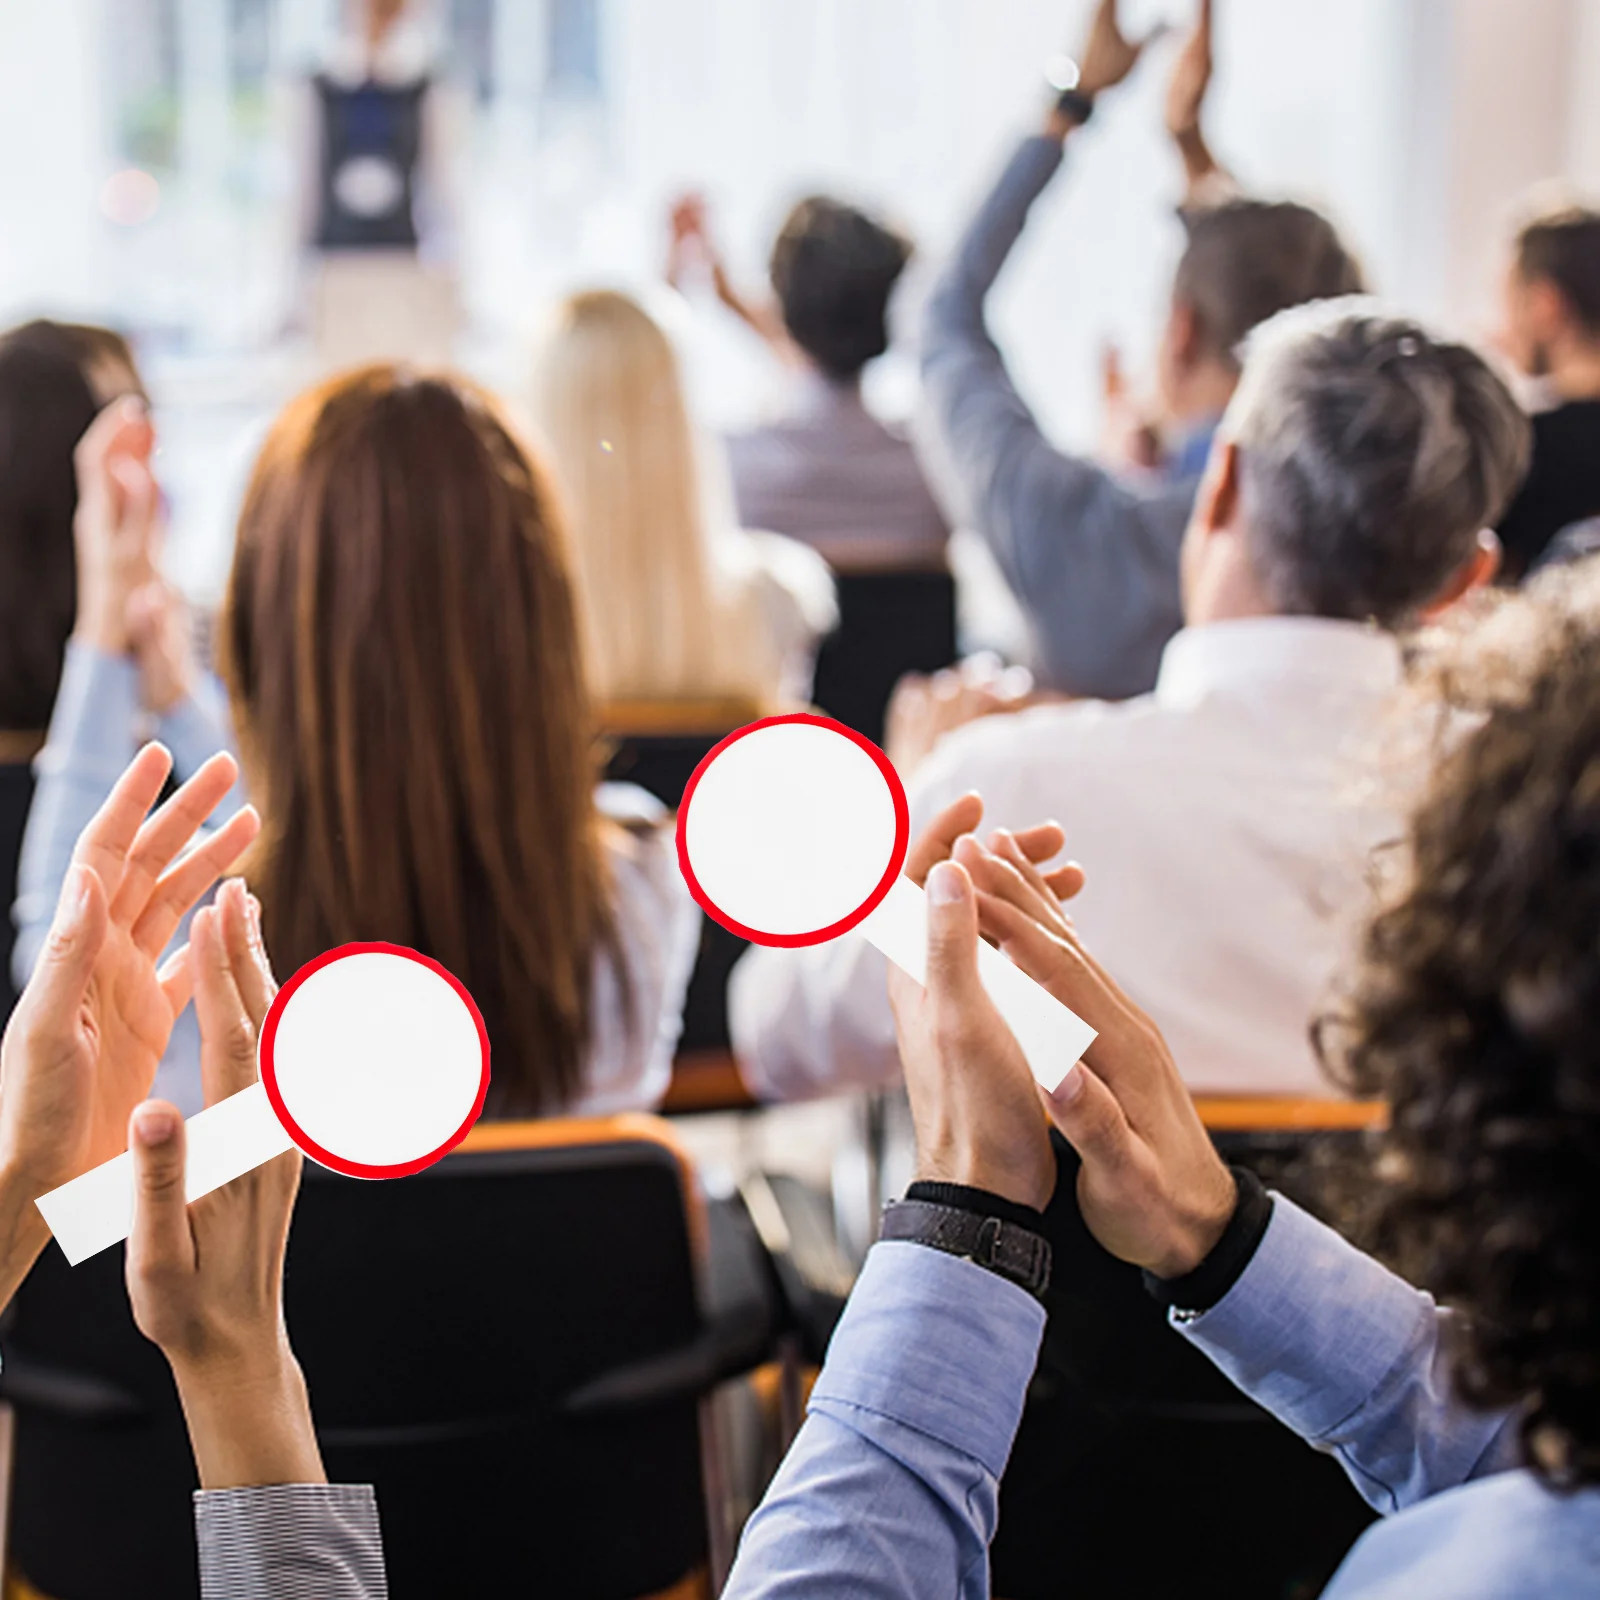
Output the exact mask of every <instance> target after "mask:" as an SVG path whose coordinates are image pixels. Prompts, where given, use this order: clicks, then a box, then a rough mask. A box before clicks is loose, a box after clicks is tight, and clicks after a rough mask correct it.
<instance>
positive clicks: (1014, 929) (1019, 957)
mask: <svg viewBox="0 0 1600 1600" xmlns="http://www.w3.org/2000/svg"><path fill="white" fill-rule="evenodd" d="M978 914H979V920H980V923H981V925H982V927H983V931H984V933H985V934H987V935H988V936H989V937H990V938H992V939H993V940H994V941H995V943H996V944H998V945H999V946H1000V948H1001V950H1003V951H1004V952H1005V954H1006V956H1007V958H1008V959H1009V960H1010V961H1011V962H1012V963H1014V964H1015V965H1016V966H1019V967H1021V968H1022V970H1023V971H1024V972H1025V973H1027V975H1028V976H1029V977H1030V978H1032V979H1033V980H1034V982H1035V983H1038V984H1041V985H1043V987H1044V988H1046V989H1048V990H1049V991H1050V993H1051V994H1053V995H1054V996H1055V997H1056V999H1058V1000H1059V1001H1060V1002H1061V1003H1062V1004H1063V1005H1064V1006H1066V1007H1067V1009H1068V1010H1069V1011H1072V1012H1074V1013H1076V1014H1077V1015H1078V1016H1080V1017H1082V1018H1083V1020H1084V1021H1085V1022H1087V1023H1088V1024H1089V1026H1090V1027H1091V1028H1093V1029H1094V1030H1095V1031H1096V1032H1097V1033H1099V1034H1102V1035H1106V1034H1111V1035H1114V1036H1116V1037H1117V1038H1126V1037H1127V1033H1128V1029H1129V1027H1130V1025H1131V1022H1132V1019H1131V1016H1130V1014H1129V1011H1128V1007H1127V1003H1126V1001H1125V999H1124V997H1123V995H1122V994H1121V992H1120V991H1119V990H1118V989H1117V988H1116V987H1115V986H1114V985H1113V984H1111V983H1110V982H1109V981H1108V980H1107V978H1106V977H1105V975H1104V974H1103V973H1102V972H1101V971H1100V970H1099V968H1098V967H1096V966H1095V964H1094V962H1093V960H1092V959H1091V958H1090V956H1089V954H1088V952H1087V951H1085V950H1084V948H1083V946H1082V944H1080V943H1079V941H1078V940H1077V938H1076V937H1075V936H1074V935H1073V934H1072V933H1071V931H1070V930H1067V931H1065V932H1059V933H1058V932H1056V931H1055V930H1054V929H1052V928H1050V927H1048V926H1046V925H1045V924H1044V923H1042V922H1040V921H1039V919H1038V918H1037V917H1033V916H1030V915H1029V914H1028V912H1026V911H1025V910H1023V909H1022V908H1021V907H1019V906H1017V905H1015V904H1013V903H1012V902H1011V901H1010V900H1007V899H1003V898H1002V897H1001V896H999V895H992V894H987V893H983V892H980V893H979V896H978ZM1090 1048H1091V1049H1093V1048H1094V1047H1093V1046H1091V1047H1090Z"/></svg>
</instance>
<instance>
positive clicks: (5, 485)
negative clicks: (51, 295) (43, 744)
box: [0, 322, 99, 730]
mask: <svg viewBox="0 0 1600 1600" xmlns="http://www.w3.org/2000/svg"><path fill="white" fill-rule="evenodd" d="M87 356H88V351H87V349H86V346H85V345H84V343H83V341H82V339H81V337H80V336H79V333H78V331H77V330H76V329H74V328H71V327H67V326H63V325H62V324H59V323H53V322H30V323H26V324H24V325H23V326H22V327H20V328H15V329H13V330H12V331H11V332H10V333H7V334H5V335H3V336H0V728H12V729H30V730H31V729H39V728H44V727H46V726H48V725H49V722H50V712H51V709H52V707H53V706H54V705H55V698H56V688H57V686H58V684H59V683H60V681H61V662H62V657H63V655H64V654H65V651H66V647H67V639H68V637H69V636H70V634H71V633H72V626H73V622H74V619H75V617H76V614H77V606H78V574H77V562H76V555H75V552H74V548H73V542H72V518H73V515H74V513H75V512H76V510H77V507H78V485H77V478H76V475H75V473H74V469H73V459H72V454H73V451H74V449H75V448H76V447H77V443H78V441H79V440H80V439H81V438H82V437H83V435H84V433H85V431H86V430H87V429H88V426H89V424H90V423H91V422H93V421H94V417H95V412H96V411H97V410H98V409H99V408H98V406H97V404H96V401H95V395H94V391H93V389H92V387H91V385H90V382H89V379H88V377H87V375H86V372H85V366H86V359H87Z"/></svg>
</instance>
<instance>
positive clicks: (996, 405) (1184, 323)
mask: <svg viewBox="0 0 1600 1600" xmlns="http://www.w3.org/2000/svg"><path fill="white" fill-rule="evenodd" d="M1202 26H1203V28H1204V29H1205V33H1204V36H1203V38H1202V48H1200V49H1198V50H1194V51H1191V52H1186V55H1185V58H1184V61H1183V62H1182V63H1181V64H1180V65H1181V67H1182V68H1183V69H1184V71H1186V72H1187V73H1189V75H1190V81H1189V82H1188V84H1187V93H1185V94H1182V95H1179V96H1177V97H1176V98H1178V99H1180V100H1181V101H1182V102H1183V104H1184V105H1192V107H1193V108H1194V109H1193V113H1192V116H1190V115H1189V114H1188V113H1187V112H1185V113H1183V114H1181V115H1176V114H1173V115H1169V121H1170V124H1171V126H1172V129H1173V132H1174V135H1175V137H1176V138H1177V139H1178V143H1179V148H1180V150H1181V151H1183V153H1184V156H1185V165H1186V168H1187V170H1188V171H1189V178H1190V187H1191V192H1192V193H1193V192H1195V191H1196V188H1197V185H1199V186H1201V193H1202V195H1203V185H1202V184H1201V180H1202V178H1203V176H1204V172H1203V171H1202V170H1201V169H1203V168H1205V167H1206V166H1207V165H1208V164H1209V163H1210V157H1209V153H1208V152H1206V151H1205V149H1204V141H1203V139H1201V140H1200V142H1199V146H1198V151H1196V149H1195V145H1194V140H1195V139H1196V138H1197V137H1198V130H1199V109H1198V108H1199V103H1200V100H1201V98H1202V97H1203V95H1204V91H1205V82H1206V79H1207V77H1208V75H1209V60H1210V57H1209V21H1208V20H1203V23H1202ZM1139 54H1140V47H1139V46H1136V45H1133V44H1130V43H1129V42H1128V40H1127V39H1125V38H1124V37H1123V35H1122V32H1121V30H1120V28H1119V26H1118V20H1117V5H1116V0H1101V3H1100V4H1099V6H1098V8H1097V11H1096V15H1095V19H1094V22H1093V25H1092V27H1091V29H1090V34H1089V39H1088V43H1087V45H1086V47H1085V49H1084V50H1083V52H1082V56H1081V61H1080V74H1081V75H1080V78H1079V81H1078V85H1077V87H1076V88H1075V89H1074V90H1072V91H1070V92H1068V93H1067V94H1065V95H1063V96H1062V98H1061V101H1060V103H1059V104H1058V105H1057V106H1056V108H1055V109H1054V110H1052V111H1051V112H1050V114H1049V116H1048V118H1047V119H1046V122H1045V127H1044V130H1043V132H1042V133H1041V134H1040V135H1039V136H1038V137H1036V138H1031V139H1028V140H1026V141H1025V142H1024V143H1023V145H1022V147H1021V148H1020V149H1019V150H1018V151H1017V153H1016V154H1015V155H1014V156H1013V157H1012V159H1011V162H1010V165H1009V166H1008V167H1007V168H1006V170H1005V172H1004V173H1003V174H1002V176H1001V178H1000V181H999V182H998V183H997V184H996V186H995V188H994V190H993V192H992V193H991V194H990V196H989V198H988V199H987V200H986V201H985V202H984V204H983V206H982V207H981V208H980V209H979V211H978V214H977V216H976V217H975V218H974V219H973V221H972V223H971V224H970V226H969V227H968V229H967V232H966V234H965V236H964V237H963V238H962V240H961V242H960V243H959V244H958V246H957V248H956V251H955V255H954V256H953V258H952V260H951V262H950V264H949V266H948V267H947V268H946V269H945V271H944V274H943V276H942V277H941V279H940V280H939V282H938V284H937V286H936V287H935V289H934V292H933V294H932V296H931V298H930V299H929V302H928V307H927V312H926V315H925V318H924V332H923V345H922V367H923V385H924V390H925V393H926V396H927V402H928V407H929V411H930V415H931V424H932V431H933V434H934V435H935V438H936V441H937V445H938V447H939V450H940V453H941V456H942V457H943V459H944V463H945V465H946V466H947V467H948V470H949V473H950V475H951V476H952V478H953V479H954V481H955V483H956V485H957V487H958V489H959V492H960V497H961V500H962V502H963V504H962V508H961V509H962V515H963V517H964V518H965V519H966V520H967V521H970V523H971V524H972V526H973V527H975V528H976V529H977V530H978V532H979V533H981V534H982V535H983V537H984V539H985V540H986V541H987V543H988V545H989V547H990V549H991V550H992V551H993V553H994V555H995V558H996V560H997V561H998V563H999V565H1000V568H1001V570H1002V571H1003V572H1004V573H1005V575H1006V578H1007V580H1008V581H1009V583H1010V584H1011V587H1012V589H1013V591H1014V592H1015V594H1016V597H1017V601H1018V603H1019V604H1020V605H1021V607H1022V609H1023V611H1024V612H1025V613H1026V615H1027V617H1028V618H1029V620H1030V622H1031V624H1032V631H1033V635H1034V647H1035V654H1036V658H1037V659H1036V662H1035V666H1036V669H1037V671H1038V674H1039V677H1040V681H1041V682H1042V683H1043V684H1044V685H1045V686H1046V687H1049V688H1053V689H1057V690H1060V691H1061V692H1063V693H1066V694H1073V695H1096V696H1101V697H1103V698H1105V699H1121V698H1124V697H1125V696H1128V695H1134V694H1142V693H1144V692H1145V691H1146V690H1148V689H1149V688H1150V687H1151V686H1152V685H1153V684H1154V682H1155V680H1156V673H1157V668H1158V667H1159V665H1160V661H1161V652H1162V648H1163V647H1164V646H1165V644H1166V642H1167V640H1168V639H1169V638H1171V636H1172V635H1173V634H1174V633H1176V632H1177V630H1178V628H1179V626H1180V624H1181V622H1182V615H1181V606H1180V592H1179V578H1178V549H1179V546H1180V544H1181V543H1182V541H1183V531H1184V528H1185V526H1186V525H1187V523H1188V521H1189V516H1190V513H1191V512H1192V510H1193V509H1194V503H1195V496H1196V493H1197V492H1198V489H1199V485H1200V477H1201V469H1202V467H1203V466H1204V465H1205V461H1206V458H1207V452H1208V450H1209V447H1210V439H1211V434H1212V432H1213V430H1214V429H1215V427H1216V425H1217V422H1218V419H1219V418H1220V417H1221V416H1222V413H1223V412H1224V411H1225V410H1226V408H1227V405H1228V401H1229V399H1230V397H1231V396H1232V394H1233V390H1234V387H1235V385H1236V384H1237V383H1238V380H1239V363H1238V357H1237V354H1236V352H1237V349H1238V346H1239V345H1240V343H1241V342H1242V341H1243V340H1244V338H1245V335H1246V334H1248V333H1249V332H1250V330H1251V329H1252V328H1254V327H1255V326H1256V325H1257V324H1258V323H1261V322H1264V321H1266V320H1267V318H1269V317H1271V316H1272V315H1274V314H1275V313H1276V312H1279V311H1282V310H1284V309H1285V308H1287V307H1289V306H1294V305H1299V304H1301V303H1303V302H1305V301H1308V300H1316V299H1322V298H1325V297H1329V296H1335V295H1346V294H1351V293H1354V292H1357V291H1359V290H1360V288H1361V287H1362V280H1361V272H1360V269H1359V267H1358V266H1357V265H1356V262H1355V261H1354V259H1353V258H1352V257H1351V255H1350V254H1349V252H1348V251H1347V250H1346V248H1345V247H1344V245H1343V243H1342V242H1341V241H1340V239H1339V236H1338V234H1337V232H1336V231H1335V230H1334V228H1333V225H1332V224H1331V223H1330V222H1328V221H1327V219H1326V218H1324V217H1322V216H1320V215H1318V213H1317V212H1315V211H1312V210H1310V209H1308V208H1307V207H1305V206H1301V205H1293V204H1288V203H1267V202H1264V201H1259V200H1242V199H1233V200H1228V201H1226V202H1225V203H1221V204H1216V205H1201V206H1199V207H1197V208H1195V209H1192V210H1188V211H1186V212H1185V213H1184V218H1183V220H1184V226H1185V228H1186V230H1187V233H1188V243H1187V247H1186V248H1185V250H1184V253H1183V258H1182V260H1181V261H1180V262H1179V263H1178V270H1177V275H1176V277H1175V279H1174V281H1173V288H1172V302H1171V308H1170V312H1169V315H1168V318H1167V323H1166V328H1165V331H1164V333H1163V336H1162V342H1161V357H1160V385H1161V394H1162V410H1163V412H1164V414H1165V416H1164V420H1165V431H1166V434H1167V441H1166V451H1165V463H1164V465H1163V467H1162V469H1161V473H1160V474H1159V476H1157V477H1156V478H1155V479H1154V480H1153V481H1151V480H1148V479H1140V480H1136V481H1130V480H1128V479H1126V478H1124V477H1121V476H1118V475H1116V474H1114V473H1112V472H1111V471H1109V470H1107V469H1106V468H1105V467H1103V466H1101V465H1100V464H1098V463H1096V462H1094V461H1090V460H1086V459H1084V458H1082V457H1079V456H1076V455H1072V454H1070V453H1068V452H1065V451H1062V450H1059V449H1057V448H1056V447H1055V446H1054V445H1053V444H1052V443H1051V442H1050V441H1049V440H1048V439H1047V438H1046V437H1045V435H1044V433H1043V431H1042V430H1041V428H1040V427H1039V424H1038V422H1037V421H1036V420H1035V418H1034V416H1033V413H1032V411H1031V410H1030V409H1029V407H1028V405H1027V403H1026V402H1025V401H1024V400H1023V398H1022V396H1021V395H1020V394H1018V393H1017V390H1016V388H1015V386H1014V385H1013V383H1012V381H1011V378H1010V376H1009V374H1008V373H1007V371H1006V366H1005V362H1004V360H1003V358H1002V356H1001V353H1000V350H999V348H998V347H997V346H996V344H995V342H994V340H993V339H992V338H991V337H990V334H989V332H988V329H987V327H986V326H985V323H984V300H985V298H986V296H987V295H988V292H989V289H990V287H991V286H992V285H993V283H994V281H995V279H996V278H997V277H998V276H999V274H1000V269H1001V268H1002V267H1003V266H1004V265H1005V262H1006V258H1007V256H1008V255H1009V254H1010V252H1011V250H1012V247H1013V246H1014V245H1015V244H1016V242H1017V239H1018V238H1019V237H1020V236H1021V233H1022V230H1023V227H1024V225H1025V223H1026V221H1027V216H1028V211H1029V208H1030V207H1031V206H1032V205H1033V203H1034V201H1035V200H1036V199H1038V197H1039V195H1040V194H1041V193H1042V192H1043V191H1044V189H1045V187H1046V185H1047V184H1048V183H1049V182H1050V180H1051V179H1052V178H1053V177H1054V176H1055V174H1056V171H1057V169H1058V168H1059V167H1060V165H1061V159H1062V150H1063V145H1064V143H1065V142H1067V141H1069V140H1070V138H1071V135H1072V134H1073V133H1074V132H1075V131H1076V130H1077V128H1078V127H1079V126H1081V124H1082V123H1083V122H1084V121H1085V120H1086V119H1087V117H1088V115H1089V113H1090V111H1091V109H1092V108H1093V107H1094V105H1095V103H1096V100H1097V97H1098V96H1100V95H1101V94H1103V93H1104V92H1106V91H1107V90H1110V89H1112V88H1114V87H1115V86H1116V85H1117V84H1118V83H1120V82H1121V81H1122V80H1123V79H1124V78H1125V77H1127V75H1128V74H1129V73H1130V72H1131V71H1132V70H1133V67H1134V65H1135V63H1136V62H1137V60H1138V57H1139ZM1196 85H1197V87H1196ZM1178 87H1179V88H1184V87H1185V85H1184V84H1182V83H1180V84H1179V85H1178ZM1180 110H1181V107H1180Z"/></svg>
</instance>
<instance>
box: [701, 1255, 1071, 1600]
mask: <svg viewBox="0 0 1600 1600" xmlns="http://www.w3.org/2000/svg"><path fill="white" fill-rule="evenodd" d="M1044 1320H1045V1318H1044V1310H1043V1308H1042V1307H1041V1306H1040V1305H1039V1303H1038V1301H1036V1300H1034V1299H1033V1298H1032V1296H1030V1295H1028V1294H1026V1293H1025V1292H1024V1291H1023V1290H1021V1289H1019V1288H1017V1287H1016V1286H1014V1285H1013V1284H1009V1283H1006V1282H1004V1281H1003V1280H1002V1279H1000V1278H999V1277H997V1276H996V1275H995V1274H994V1273H991V1272H988V1271H986V1270H985V1269H984V1268H982V1267H978V1266H975V1265H973V1264H972V1263H971V1262H968V1261H961V1260H958V1259H956V1258H955V1257H952V1256H947V1255H943V1254H941V1253H939V1252H937V1251H934V1250H930V1249H928V1248H926V1247H925V1246H923V1245H919V1244H909V1243H908V1244H880V1245H878V1246H876V1247H875V1248H874V1250H873V1251H872V1253H871V1255H870V1256H869V1257H868V1259H867V1265H866V1268H865V1269H864V1271H863V1272H862V1275H861V1280H860V1282H859V1283H858V1284H857V1286H856V1289H855V1292H854V1293H853V1294H852V1295H851V1297H850V1304H849V1306H848V1307H847V1308H846V1311H845V1315H844V1319H843V1320H842V1321H841V1322H840V1324H839V1329H838V1331H837V1332H836V1333H835V1335H834V1339H833V1343H832V1345H831V1346H830V1348H829V1351H828V1360H827V1363H826V1365H825V1366H824V1367H823V1370H822V1375H821V1376H820V1377H819V1378H818V1380H817V1384H816V1388H815V1389H814V1390H813V1392H812V1397H811V1403H810V1416H809V1418H808V1420H807V1422H806V1425H805V1427H804V1428H803V1429H802V1430H801V1432H800V1436H799V1438H798V1439H797V1440H796V1441H795V1445H794V1448H793V1449H792V1450H791V1451H790V1453H789V1456H788V1458H787V1459H786V1460H785V1462H784V1464H783V1466H782V1468H781V1469H780V1470H779V1473H778V1476H777V1478H776V1479H775V1480H774V1481H773V1484H772V1487H771V1488H770V1489H769V1490H768V1492H767V1495H766V1498H765V1499H764V1500H763V1501H762V1503H761V1506H760V1507H759V1508H758V1509H757V1511H756V1513H755V1515H754V1516H753V1517H752V1518H751V1520H750V1523H749V1525H748V1526H747V1528H746V1530H745V1535H744V1539H743V1541H742V1542H741V1545H740V1549H739V1559H738V1561H737V1562H736V1563H735V1565H734V1569H733V1573H732V1576H731V1577H730V1579H729V1582H728V1587H727V1590H726V1591H725V1593H726V1594H727V1595H728V1596H730V1597H745V1596H755V1595H762V1596H785V1597H789V1600H800V1597H811V1596H816V1597H818V1600H821V1597H822V1596H833V1595H838V1594H841V1593H845V1592H848V1593H850V1594H856V1595H868V1596H876V1597H879V1600H890V1597H902V1596H903V1597H905V1600H920V1597H921V1596H923V1595H928V1594H951V1595H956V1596H959V1597H961V1600H981V1597H986V1596H987V1594H988V1586H989V1567H988V1546H989V1540H990V1539H991V1538H992V1537H993V1534H994V1528H995V1521H996V1515H997V1506H998V1490H999V1478H1000V1474H1001V1473H1002V1472H1003V1471H1004V1469H1005V1463H1006V1459H1007V1457H1008V1455H1009V1454H1010V1450H1011V1443H1012V1439H1013V1437H1014V1436H1015V1433H1016V1429H1017V1425H1018V1423H1019V1421H1020V1420H1021V1416H1022V1404H1023V1398H1024V1395H1025V1394H1026V1391H1027V1386H1028V1381H1029V1379H1030V1378H1031V1377H1032V1375H1033V1368H1034V1363H1035V1361H1036V1359H1037V1356H1038V1347H1039V1339H1040V1337H1041V1335H1042V1333H1043V1330H1044Z"/></svg>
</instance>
